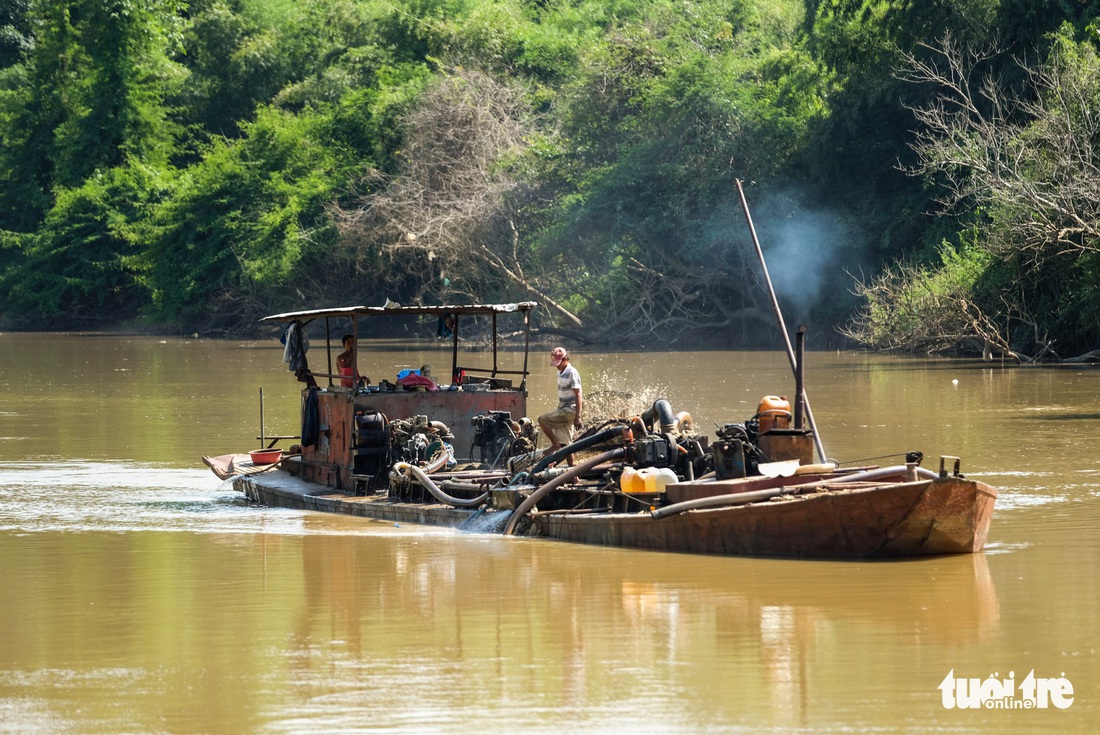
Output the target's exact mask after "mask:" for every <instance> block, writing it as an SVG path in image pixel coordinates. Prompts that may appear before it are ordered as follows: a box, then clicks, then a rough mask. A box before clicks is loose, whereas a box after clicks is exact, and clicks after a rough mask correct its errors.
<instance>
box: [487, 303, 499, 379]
mask: <svg viewBox="0 0 1100 735" xmlns="http://www.w3.org/2000/svg"><path fill="white" fill-rule="evenodd" d="M496 376H497V313H496V312H495V311H494V312H493V374H492V375H490V376H489V377H491V378H495V377H496Z"/></svg>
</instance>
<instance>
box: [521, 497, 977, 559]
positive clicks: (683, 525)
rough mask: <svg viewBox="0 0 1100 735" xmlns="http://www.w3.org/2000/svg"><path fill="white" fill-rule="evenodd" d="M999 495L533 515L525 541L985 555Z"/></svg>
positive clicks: (825, 554) (766, 552) (814, 553)
mask: <svg viewBox="0 0 1100 735" xmlns="http://www.w3.org/2000/svg"><path fill="white" fill-rule="evenodd" d="M996 499H997V489H996V488H994V487H992V486H990V485H987V484H985V483H984V482H979V481H974V480H969V479H964V478H958V477H945V478H937V479H932V480H923V481H918V482H898V483H868V484H866V485H865V486H861V487H838V488H835V489H834V488H830V489H828V490H824V491H821V492H811V493H806V494H800V495H795V496H781V497H777V498H774V499H770V500H766V501H761V502H757V503H748V504H742V505H729V506H725V507H717V508H703V509H698V510H688V511H685V512H683V513H680V514H678V515H674V516H671V517H667V518H660V519H654V518H653V516H652V515H651V514H649V513H617V514H599V513H590V514H567V513H561V514H552V513H549V514H544V515H540V514H537V513H536V514H534V515H533V517H532V519H531V523H532V525H531V529H530V531H529V533H530V534H531V535H538V536H544V537H546V538H552V539H557V540H561V541H573V542H577V543H586V544H599V545H604V546H621V547H628V548H636V549H653V550H658V551H674V552H685V553H693V554H719V555H735V556H775V557H797V558H870V557H907V556H928V555H937V554H966V553H976V552H979V551H981V550H982V548H983V547H984V545H985V541H986V537H987V535H988V533H989V525H990V521H991V520H992V516H993V507H994V503H995V501H996Z"/></svg>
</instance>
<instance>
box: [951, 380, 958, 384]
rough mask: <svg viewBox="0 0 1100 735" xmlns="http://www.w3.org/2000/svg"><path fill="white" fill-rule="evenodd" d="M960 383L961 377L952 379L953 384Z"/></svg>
mask: <svg viewBox="0 0 1100 735" xmlns="http://www.w3.org/2000/svg"><path fill="white" fill-rule="evenodd" d="M958 384H959V379H958V378H955V379H954V380H952V381H951V385H958Z"/></svg>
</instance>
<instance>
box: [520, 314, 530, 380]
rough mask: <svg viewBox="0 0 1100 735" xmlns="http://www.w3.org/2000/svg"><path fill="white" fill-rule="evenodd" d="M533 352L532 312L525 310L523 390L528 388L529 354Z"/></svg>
mask: <svg viewBox="0 0 1100 735" xmlns="http://www.w3.org/2000/svg"><path fill="white" fill-rule="evenodd" d="M530 354H531V312H530V311H525V312H523V381H522V382H521V383H520V385H519V389H520V390H522V391H526V390H527V356H528V355H530Z"/></svg>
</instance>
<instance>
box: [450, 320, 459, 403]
mask: <svg viewBox="0 0 1100 735" xmlns="http://www.w3.org/2000/svg"><path fill="white" fill-rule="evenodd" d="M453 337H454V341H453V342H452V343H451V384H452V385H454V384H455V383H457V382H458V313H457V312H456V313H455V327H454V335H453Z"/></svg>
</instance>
